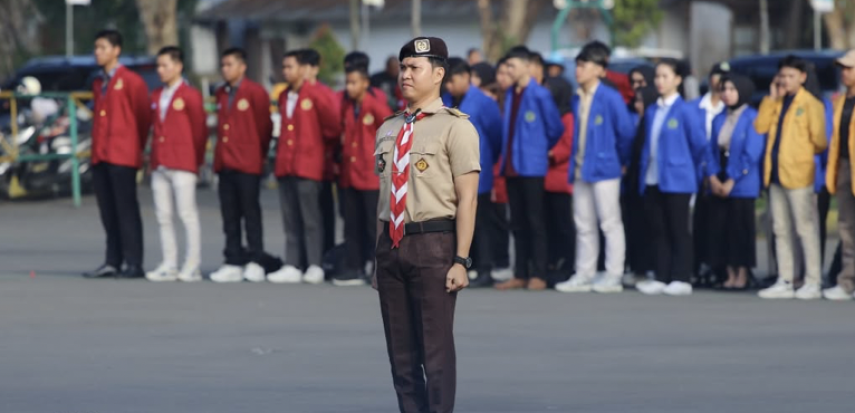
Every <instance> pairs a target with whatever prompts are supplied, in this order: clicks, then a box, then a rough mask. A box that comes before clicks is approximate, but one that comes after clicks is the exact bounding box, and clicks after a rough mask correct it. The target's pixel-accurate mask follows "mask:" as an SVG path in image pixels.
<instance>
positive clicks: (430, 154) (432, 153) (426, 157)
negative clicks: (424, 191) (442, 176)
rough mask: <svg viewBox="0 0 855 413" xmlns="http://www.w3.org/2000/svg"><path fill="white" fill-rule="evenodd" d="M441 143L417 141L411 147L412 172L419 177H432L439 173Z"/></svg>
mask: <svg viewBox="0 0 855 413" xmlns="http://www.w3.org/2000/svg"><path fill="white" fill-rule="evenodd" d="M440 157H441V153H440V143H439V142H438V141H431V142H426V143H416V144H414V145H413V148H412V149H410V164H411V168H412V172H411V173H412V174H414V175H415V176H416V177H418V178H430V177H432V176H434V175H435V174H437V171H438V170H439V169H441V168H440V162H441V159H440Z"/></svg>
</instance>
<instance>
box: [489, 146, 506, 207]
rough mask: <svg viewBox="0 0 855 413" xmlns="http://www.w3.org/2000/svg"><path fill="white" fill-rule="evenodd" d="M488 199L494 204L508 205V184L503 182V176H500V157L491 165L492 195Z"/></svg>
mask: <svg viewBox="0 0 855 413" xmlns="http://www.w3.org/2000/svg"><path fill="white" fill-rule="evenodd" d="M490 199H491V200H492V201H493V203H496V204H507V203H508V183H507V181H506V180H505V175H504V174H502V157H501V156H499V161H498V162H496V164H495V165H493V193H492V194H491V196H490Z"/></svg>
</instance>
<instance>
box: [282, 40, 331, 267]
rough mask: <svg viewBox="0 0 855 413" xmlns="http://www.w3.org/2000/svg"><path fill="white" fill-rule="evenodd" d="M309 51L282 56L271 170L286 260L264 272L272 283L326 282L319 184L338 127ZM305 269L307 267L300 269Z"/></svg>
mask: <svg viewBox="0 0 855 413" xmlns="http://www.w3.org/2000/svg"><path fill="white" fill-rule="evenodd" d="M306 59H307V54H306V53H305V52H304V51H301V50H296V51H291V52H288V53H287V54H285V58H284V59H283V61H282V65H283V72H284V74H285V80H286V81H287V82H288V90H287V91H285V92H283V93H282V94H281V95H280V96H279V112H280V115H281V117H282V125H281V131H280V133H279V144H278V145H277V147H276V167H275V171H274V172H275V174H276V177H277V178H278V179H279V199H280V201H281V204H282V205H281V208H282V223H283V225H284V227H285V228H284V230H285V265H284V266H283V267H282V268H281V269H280V270H279V271H276V272H275V273H272V274H270V276H268V277H267V279H268V281H270V282H274V283H299V282H307V283H310V284H319V283H322V282H324V270H323V268H321V265H322V262H321V260H322V258H323V250H322V248H323V215H322V214H321V209H320V206H319V199H320V192H321V188H322V186H323V184H322V180H323V176H324V164H325V161H324V156H325V148H326V147H325V142H326V140H327V139H329V137H333V136H336V134H337V132H338V131H339V126H338V123H336V121H335V120H338V119H339V116H340V113H339V112H338V111H337V107H338V105H337V104H336V103H334V102H332V97H331V95H329V94H328V93H325V92H324V91H323V90H322V89H321V88H319V87H318V84H311V83H309V82H308V81H307V80H306V78H307V70H309V65H308V64H307V60H306ZM304 271H305V272H304Z"/></svg>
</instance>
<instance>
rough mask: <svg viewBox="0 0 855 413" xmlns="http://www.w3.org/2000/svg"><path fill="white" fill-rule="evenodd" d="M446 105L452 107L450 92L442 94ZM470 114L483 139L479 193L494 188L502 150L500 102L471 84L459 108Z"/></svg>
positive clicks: (471, 120) (470, 119) (470, 118)
mask: <svg viewBox="0 0 855 413" xmlns="http://www.w3.org/2000/svg"><path fill="white" fill-rule="evenodd" d="M442 101H443V103H444V104H445V106H448V107H451V106H452V105H453V100H452V97H451V95H450V94H448V93H446V94H444V95H443V96H442ZM457 109H459V110H460V111H461V112H463V113H465V114H467V115H469V121H470V122H472V125H473V126H475V130H477V131H478V136H479V137H480V139H481V145H480V146H481V174H480V175H479V176H478V194H483V193H486V192H490V191H492V190H493V165H495V164H496V162H498V160H499V154H500V153H501V152H502V148H501V145H502V114H501V113H500V112H499V104H498V103H496V101H495V100H493V99H490V97H489V96H487V95H485V94H484V92H482V91H481V89H478V88H477V87H475V86H470V87H469V91H467V92H466V94H465V95H463V101H462V102H460V106H459V107H458V108H457Z"/></svg>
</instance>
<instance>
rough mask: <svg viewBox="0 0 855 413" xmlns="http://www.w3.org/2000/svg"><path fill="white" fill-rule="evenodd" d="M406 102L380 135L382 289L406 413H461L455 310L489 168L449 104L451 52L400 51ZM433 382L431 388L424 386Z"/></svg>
mask: <svg viewBox="0 0 855 413" xmlns="http://www.w3.org/2000/svg"><path fill="white" fill-rule="evenodd" d="M398 58H399V60H400V62H401V63H400V64H401V73H400V76H399V79H398V82H399V83H400V86H401V90H402V94H403V96H404V99H406V101H407V103H408V105H407V108H406V110H405V111H404V112H401V113H398V114H396V115H395V116H393V117H390V118H388V119H387V120H386V122H385V123H384V124H383V126H381V127H380V130H379V131H378V132H377V143H376V150H375V156H376V165H377V171H378V173H379V175H380V200H379V203H378V204H377V213H378V218H379V220H380V222H379V223H380V231H379V232H380V233H379V236H378V242H377V271H376V274H375V277H376V279H375V283H376V286H377V289H378V291H379V292H380V308H381V312H382V314H383V325H384V326H385V331H386V346H387V349H388V352H389V361H390V363H391V364H392V378H393V382H394V385H395V391H396V393H397V395H398V408H399V409H400V411H401V412H402V413H420V412H427V411H430V412H435V413H450V412H452V411H453V410H454V393H455V390H456V359H455V352H454V328H453V327H454V305H455V302H456V299H457V292H458V291H460V290H461V289H463V288H465V287H466V286H467V285H468V284H469V279H468V276H467V274H466V272H467V267H470V266H471V264H472V260H471V259H470V258H469V247H470V245H471V243H472V235H473V232H474V230H475V211H476V209H477V206H478V173H479V172H480V171H481V159H480V151H479V147H478V146H479V139H478V132H477V131H476V130H475V127H474V126H472V123H470V122H469V120H468V119H467V118H468V116H466V115H465V114H463V113H462V112H460V111H458V110H456V109H449V108H446V107H444V106H443V105H442V100H441V99H440V97H439V91H440V87H441V86H442V81H443V78H444V77H445V74H446V64H447V63H446V59H447V58H448V49H447V48H446V46H445V42H444V41H442V39H438V38H435V37H430V38H426V37H420V38H416V39H414V40H411V41H410V42H408V43H407V44H405V45H404V47H403V48H401V51H400V53H399V56H398ZM425 378H427V382H425Z"/></svg>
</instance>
